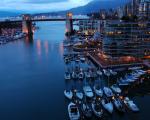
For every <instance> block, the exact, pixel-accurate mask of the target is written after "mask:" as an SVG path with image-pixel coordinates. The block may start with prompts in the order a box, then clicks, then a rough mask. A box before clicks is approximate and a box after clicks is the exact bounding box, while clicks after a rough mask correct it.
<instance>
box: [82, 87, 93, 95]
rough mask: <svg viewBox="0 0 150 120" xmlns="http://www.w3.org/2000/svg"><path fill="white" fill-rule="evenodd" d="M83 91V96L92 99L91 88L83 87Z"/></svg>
mask: <svg viewBox="0 0 150 120" xmlns="http://www.w3.org/2000/svg"><path fill="white" fill-rule="evenodd" d="M83 91H84V93H85V95H86V96H87V97H89V98H92V97H93V96H94V94H93V91H92V89H91V87H90V86H88V85H87V86H84V87H83Z"/></svg>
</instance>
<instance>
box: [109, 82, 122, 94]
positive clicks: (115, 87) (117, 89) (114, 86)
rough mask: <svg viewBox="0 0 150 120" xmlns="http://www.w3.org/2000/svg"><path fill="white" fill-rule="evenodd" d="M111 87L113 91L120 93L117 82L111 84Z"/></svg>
mask: <svg viewBox="0 0 150 120" xmlns="http://www.w3.org/2000/svg"><path fill="white" fill-rule="evenodd" d="M111 89H112V90H113V91H114V92H115V93H118V94H120V93H121V89H120V88H119V87H118V85H117V84H113V85H112V86H111Z"/></svg>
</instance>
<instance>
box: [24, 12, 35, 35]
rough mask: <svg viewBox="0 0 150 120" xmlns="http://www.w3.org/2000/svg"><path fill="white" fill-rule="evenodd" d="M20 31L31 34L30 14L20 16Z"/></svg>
mask: <svg viewBox="0 0 150 120" xmlns="http://www.w3.org/2000/svg"><path fill="white" fill-rule="evenodd" d="M22 32H23V33H26V34H27V35H28V36H32V35H33V31H32V21H31V16H30V15H29V14H25V15H23V16H22Z"/></svg>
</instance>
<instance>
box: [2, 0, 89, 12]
mask: <svg viewBox="0 0 150 120" xmlns="http://www.w3.org/2000/svg"><path fill="white" fill-rule="evenodd" d="M90 1H92V0H1V1H0V5H1V6H0V10H22V11H37V12H39V11H47V10H49V11H58V10H66V9H70V8H73V7H77V6H82V5H85V4H87V3H88V2H90Z"/></svg>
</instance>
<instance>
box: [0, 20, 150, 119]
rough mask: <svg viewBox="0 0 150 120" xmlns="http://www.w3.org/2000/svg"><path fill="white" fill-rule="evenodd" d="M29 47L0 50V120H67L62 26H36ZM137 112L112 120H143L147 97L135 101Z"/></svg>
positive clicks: (10, 46) (148, 106) (15, 44)
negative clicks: (137, 106)
mask: <svg viewBox="0 0 150 120" xmlns="http://www.w3.org/2000/svg"><path fill="white" fill-rule="evenodd" d="M37 25H38V26H39V27H40V29H39V30H37V31H36V32H35V34H34V41H33V43H29V42H28V41H27V40H22V41H17V42H12V43H8V44H6V45H3V46H0V98H1V99H0V120H68V115H67V104H68V103H67V102H66V100H65V98H64V95H63V91H64V89H65V87H66V86H67V84H68V83H65V81H64V70H65V65H64V62H63V52H64V49H63V40H64V38H65V37H64V31H65V23H64V22H39V23H37ZM135 101H136V103H137V104H138V105H139V107H140V109H141V112H140V113H138V114H132V113H130V112H129V113H127V114H126V115H124V116H119V115H116V114H117V113H114V115H113V116H112V117H109V118H108V119H113V120H125V119H126V120H146V118H147V119H148V117H149V113H150V112H149V111H150V104H149V101H150V97H149V96H141V97H135Z"/></svg>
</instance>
